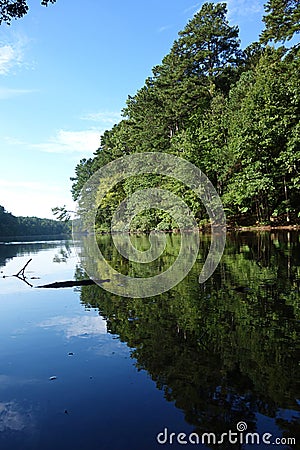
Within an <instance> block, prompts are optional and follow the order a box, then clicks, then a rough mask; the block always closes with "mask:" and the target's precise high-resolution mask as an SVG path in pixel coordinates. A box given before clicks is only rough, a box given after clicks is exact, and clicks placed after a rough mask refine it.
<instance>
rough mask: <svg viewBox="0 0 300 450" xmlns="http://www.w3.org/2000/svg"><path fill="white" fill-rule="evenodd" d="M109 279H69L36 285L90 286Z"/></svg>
mask: <svg viewBox="0 0 300 450" xmlns="http://www.w3.org/2000/svg"><path fill="white" fill-rule="evenodd" d="M109 281H110V279H109V278H107V279H106V280H96V281H93V280H78V281H75V280H70V281H57V282H55V283H50V284H44V285H43V286H36V287H37V288H47V289H48V288H54V289H58V288H67V287H77V286H91V285H93V284H98V283H107V282H109Z"/></svg>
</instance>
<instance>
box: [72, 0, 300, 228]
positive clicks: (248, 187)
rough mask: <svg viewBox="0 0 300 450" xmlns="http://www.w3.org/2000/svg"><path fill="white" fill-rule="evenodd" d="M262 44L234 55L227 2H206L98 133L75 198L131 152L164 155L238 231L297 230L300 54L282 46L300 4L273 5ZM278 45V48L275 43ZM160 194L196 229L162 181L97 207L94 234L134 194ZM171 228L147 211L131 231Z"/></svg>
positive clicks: (119, 192)
mask: <svg viewBox="0 0 300 450" xmlns="http://www.w3.org/2000/svg"><path fill="white" fill-rule="evenodd" d="M265 11H266V15H265V16H264V18H263V20H264V23H265V30H264V31H263V32H262V34H261V36H260V41H259V42H254V43H252V44H251V45H249V46H248V47H247V48H246V49H244V50H242V49H241V48H240V40H239V29H238V27H237V26H230V25H229V22H228V20H227V17H226V15H227V7H226V4H225V3H217V4H216V3H205V4H204V5H203V6H202V8H201V10H200V11H199V12H198V13H197V14H196V15H195V16H194V17H193V18H192V19H191V20H190V21H189V22H188V23H187V25H186V27H185V28H184V30H182V31H180V32H179V35H178V39H177V40H175V42H174V44H173V46H172V48H171V50H170V52H169V53H168V54H167V55H166V56H165V57H164V58H163V60H162V62H161V64H159V65H157V66H155V67H154V68H153V69H152V75H151V76H150V77H148V78H147V79H146V81H145V84H144V86H143V87H142V88H141V89H139V90H138V91H137V93H136V94H135V95H134V96H128V99H127V102H126V106H125V108H124V109H123V111H122V114H123V119H122V120H121V121H120V122H119V123H118V124H116V125H115V126H114V127H113V128H112V129H111V130H107V131H105V132H104V134H103V136H102V137H101V144H100V147H99V148H98V150H97V151H96V152H95V153H94V155H93V157H91V158H89V159H82V160H81V161H80V162H79V164H78V165H77V166H76V169H75V176H74V177H73V178H71V180H72V181H73V187H72V194H73V198H74V200H78V199H79V198H80V192H81V189H82V187H83V185H84V183H85V182H86V181H87V180H88V179H89V177H90V176H91V175H92V174H93V173H94V172H95V171H97V169H99V168H100V167H102V166H103V165H105V164H107V163H108V162H110V161H112V160H114V159H116V158H118V157H121V156H124V155H129V154H132V153H135V152H141V153H142V152H149V151H151V152H166V153H171V154H175V155H178V156H181V157H183V158H185V159H187V160H189V161H190V162H192V163H193V164H195V165H196V166H198V167H199V168H200V169H201V170H202V171H203V172H204V173H205V174H206V175H207V176H208V177H209V179H210V180H211V182H212V183H213V184H214V186H215V188H216V189H217V192H218V194H219V195H220V196H221V199H222V201H223V205H224V208H225V211H226V214H227V217H228V219H229V220H231V221H235V222H238V223H244V222H246V223H249V224H250V223H255V222H256V223H260V224H264V223H270V221H271V222H275V223H276V222H277V223H280V221H281V222H292V221H293V222H295V221H297V219H299V216H300V193H299V188H300V172H299V170H300V144H299V141H300V139H299V137H300V128H299V97H300V91H299V76H298V74H299V45H293V46H289V48H288V47H286V46H285V45H284V43H285V42H286V41H289V40H290V39H291V38H292V37H295V36H296V34H297V33H299V29H300V25H299V24H300V20H299V14H300V6H299V2H298V1H290V0H288V1H287V0H286V1H283V0H270V1H268V3H267V4H266V5H265ZM276 43H277V44H276ZM158 186H160V187H162V188H164V187H166V188H168V189H171V190H172V189H173V190H174V191H175V192H176V191H177V192H178V190H181V195H182V197H183V198H184V200H185V201H186V203H187V204H188V206H189V207H190V208H191V210H192V211H193V213H194V215H195V217H196V218H197V220H198V221H199V223H200V224H201V223H202V222H203V221H205V220H206V219H207V217H206V212H205V209H204V207H203V205H201V204H199V202H198V201H197V199H195V196H194V195H193V193H192V192H189V191H186V190H184V189H183V188H180V186H178V183H174V182H170V180H169V179H163V178H162V177H157V176H155V175H152V176H150V175H149V176H148V175H147V176H145V175H143V176H140V177H132V178H131V179H128V180H126V182H124V183H123V184H122V185H120V186H118V188H117V189H114V192H111V193H110V194H109V195H107V196H106V198H105V199H104V200H103V203H102V204H101V205H100V208H99V214H98V227H99V228H100V229H101V230H105V229H108V228H109V223H110V218H111V214H112V212H113V211H114V210H115V208H116V207H117V206H118V205H119V204H120V202H121V201H122V200H123V199H124V197H125V196H126V195H128V194H131V193H132V192H133V191H134V190H136V188H137V187H138V188H140V189H141V188H144V187H158ZM157 224H162V226H161V228H164V229H166V228H169V227H171V228H172V220H171V218H170V217H166V216H163V213H161V212H159V211H149V212H145V213H144V214H143V215H141V216H140V217H138V218H137V219H136V220H135V223H134V226H135V227H136V228H140V229H151V228H152V227H153V226H154V225H156V226H157Z"/></svg>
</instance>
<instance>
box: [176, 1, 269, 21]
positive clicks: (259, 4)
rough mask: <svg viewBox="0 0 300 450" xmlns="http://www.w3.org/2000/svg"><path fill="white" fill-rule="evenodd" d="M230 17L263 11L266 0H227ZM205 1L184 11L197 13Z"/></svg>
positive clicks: (234, 17)
mask: <svg viewBox="0 0 300 450" xmlns="http://www.w3.org/2000/svg"><path fill="white" fill-rule="evenodd" d="M214 3H219V0H215V2H214ZM226 3H227V10H228V18H229V19H230V20H232V19H234V20H235V21H236V19H237V18H238V17H242V16H251V15H252V14H257V13H260V14H261V13H262V12H263V10H264V7H263V6H264V3H265V0H252V1H251V2H250V1H249V0H227V2H226ZM202 4H203V3H196V4H194V5H192V6H190V7H189V8H187V9H185V10H184V13H188V12H192V14H193V15H194V14H196V13H198V12H199V11H200V9H201V7H202Z"/></svg>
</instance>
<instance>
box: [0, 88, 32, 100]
mask: <svg viewBox="0 0 300 450" xmlns="http://www.w3.org/2000/svg"><path fill="white" fill-rule="evenodd" d="M33 92H36V90H34V89H12V88H6V87H0V100H5V99H7V98H12V97H16V96H18V95H24V94H31V93H33Z"/></svg>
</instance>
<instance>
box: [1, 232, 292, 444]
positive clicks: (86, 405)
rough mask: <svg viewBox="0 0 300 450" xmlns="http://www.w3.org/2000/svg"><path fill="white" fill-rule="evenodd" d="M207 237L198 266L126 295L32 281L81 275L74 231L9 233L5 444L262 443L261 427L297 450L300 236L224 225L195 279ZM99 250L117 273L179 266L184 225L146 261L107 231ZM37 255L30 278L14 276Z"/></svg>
mask: <svg viewBox="0 0 300 450" xmlns="http://www.w3.org/2000/svg"><path fill="white" fill-rule="evenodd" d="M147 239H148V238H147V236H136V237H134V238H133V241H134V243H135V244H136V245H137V246H140V248H143V249H147ZM0 240H1V239H0ZM209 245H210V242H209V236H206V235H200V252H199V255H198V258H197V261H196V264H195V265H194V267H193V269H192V270H191V271H190V273H189V274H188V276H187V277H186V278H184V280H183V281H182V282H180V283H179V284H178V285H177V286H175V287H174V288H173V289H171V290H170V291H168V292H166V293H164V294H161V295H157V296H155V297H150V298H126V297H121V296H117V295H115V294H111V293H109V292H107V291H106V290H104V289H103V288H101V287H99V286H97V285H91V286H82V287H75V288H74V287H73V288H61V289H43V288H38V287H37V286H40V285H45V284H47V283H52V282H57V281H66V280H80V279H83V278H86V275H85V273H84V271H83V269H82V267H81V266H80V262H79V259H78V256H77V252H76V244H74V243H73V242H72V241H70V240H56V241H54V240H43V241H31V242H26V241H22V242H20V241H19V242H1V243H0V272H1V273H0V339H1V348H0V449H1V450H47V449H56V450H60V449H64V450H100V449H101V450H104V449H107V450H144V449H145V450H147V449H149V450H151V449H157V448H164V447H167V448H174V449H175V448H176V449H178V448H182V447H184V446H185V447H189V448H203V449H204V448H205V449H207V448H220V449H223V448H224V449H227V448H234V449H235V448H236V449H254V448H264V447H266V448H267V444H266V443H265V444H264V443H263V442H262V436H263V435H265V434H266V433H268V434H269V437H268V436H265V437H264V438H265V439H266V441H267V440H268V439H269V441H270V443H271V444H272V443H273V442H275V439H280V440H281V444H279V445H276V448H284V449H288V448H299V442H300V426H299V425H300V392H299V381H300V377H299V372H300V370H299V319H300V302H299V300H300V234H299V233H297V232H292V231H291V232H277V231H274V232H264V233H263V232H261V233H255V232H252V233H246V232H240V233H229V234H228V236H227V242H226V248H225V252H224V255H223V257H222V261H221V263H220V264H219V266H218V267H217V270H216V271H215V273H214V274H213V276H212V277H211V278H209V279H208V280H207V281H206V282H205V283H204V284H199V282H198V277H199V273H200V272H201V267H202V266H203V261H204V259H205V256H206V255H207V253H208V250H209ZM99 247H100V248H101V249H102V252H103V254H105V258H106V259H107V261H109V262H110V263H111V264H112V265H113V266H114V267H115V268H116V269H117V270H119V271H120V272H122V273H126V274H131V275H132V274H134V275H135V276H138V277H142V276H150V275H151V271H152V270H154V269H155V270H157V271H161V270H164V268H165V267H167V266H168V265H170V264H172V263H173V261H174V258H175V256H174V255H176V253H177V252H178V249H179V247H180V236H179V235H169V236H168V238H167V246H166V249H165V252H164V256H163V257H162V258H160V260H159V262H157V264H156V266H155V264H154V266H155V267H154V266H153V267H152V268H151V270H150V269H149V268H147V267H146V265H140V266H141V267H138V266H137V264H131V263H129V262H128V261H127V260H126V259H125V258H120V255H118V253H117V251H116V250H115V249H114V247H113V246H112V242H111V238H110V237H109V236H102V237H99ZM31 258H32V261H31V262H30V263H29V264H28V266H27V267H26V269H25V275H26V280H25V281H26V282H27V283H26V282H24V281H22V280H21V279H18V278H16V277H13V276H12V275H14V274H16V273H18V272H19V271H20V269H21V268H22V267H24V265H25V264H26V262H28V261H29V259H31ZM4 277H5V278H4ZM30 285H32V286H30ZM243 427H244V428H243ZM229 432H230V433H229ZM172 433H173V435H172ZM180 433H184V434H180ZM196 433H197V434H196ZM205 433H209V434H210V435H209V436H208V435H205V436H203V435H204V434H205ZM222 433H227V435H226V436H223V438H221V436H222ZM246 433H252V434H253V436H254V437H253V439H261V440H260V443H259V444H258V443H257V442H256V441H255V440H254V441H253V442H255V443H254V444H251V441H248V443H247V442H246ZM255 433H256V434H255ZM214 435H215V438H216V439H217V441H219V444H218V445H217V446H214V445H213V444H214ZM229 435H230V440H229ZM197 436H198V437H199V444H198V443H197ZM202 439H203V440H202ZM289 439H296V441H297V442H298V447H297V444H296V445H293V441H291V440H290V441H289ZM217 441H216V442H217ZM184 442H187V443H186V444H185V443H184ZM278 442H279V441H278Z"/></svg>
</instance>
